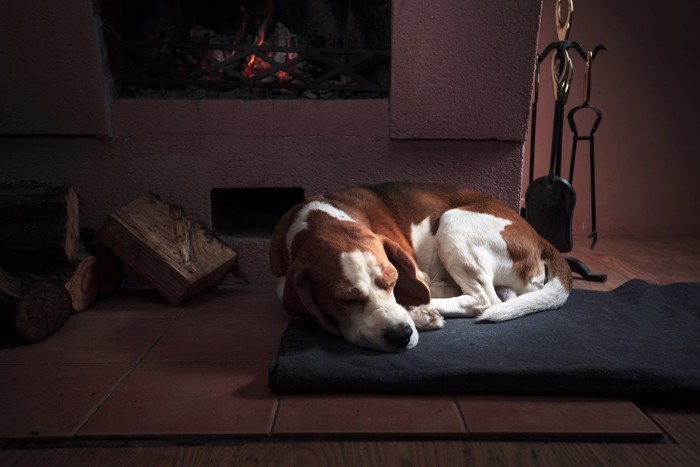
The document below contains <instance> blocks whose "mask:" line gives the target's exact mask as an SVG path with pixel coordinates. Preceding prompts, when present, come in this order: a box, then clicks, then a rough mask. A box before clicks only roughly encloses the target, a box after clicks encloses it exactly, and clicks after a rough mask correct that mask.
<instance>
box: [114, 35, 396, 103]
mask: <svg viewBox="0 0 700 467" xmlns="http://www.w3.org/2000/svg"><path fill="white" fill-rule="evenodd" d="M117 45H118V50H119V52H120V60H119V62H120V64H121V65H120V67H119V68H118V69H117V70H116V71H115V84H116V85H117V89H118V90H119V93H120V95H121V96H122V97H138V96H154V97H155V96H158V95H162V96H165V97H178V96H179V97H205V98H206V97H234V98H241V97H244V98H245V97H250V98H266V97H282V98H285V97H286V98H318V99H323V98H385V97H387V95H388V92H389V62H390V60H389V57H390V53H389V51H388V50H348V49H339V48H335V49H334V48H319V47H312V46H296V47H289V46H275V45H267V44H263V45H240V46H226V45H222V44H211V43H210V44H204V43H191V42H182V43H153V42H143V41H125V40H120V41H118V42H117Z"/></svg>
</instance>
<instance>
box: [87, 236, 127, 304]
mask: <svg viewBox="0 0 700 467" xmlns="http://www.w3.org/2000/svg"><path fill="white" fill-rule="evenodd" d="M96 234H97V232H96V231H95V230H93V229H87V228H83V229H80V238H81V240H82V241H83V242H84V244H85V250H86V251H87V252H88V253H90V254H91V255H92V256H94V257H95V259H96V260H97V297H106V296H108V295H111V294H113V293H114V292H115V291H116V290H117V289H118V288H119V285H120V283H121V279H122V272H123V270H124V261H122V260H121V258H120V257H119V256H117V255H115V254H114V252H113V251H112V250H110V249H109V248H107V247H106V246H105V245H104V244H103V243H102V242H100V241H99V240H97V237H96Z"/></svg>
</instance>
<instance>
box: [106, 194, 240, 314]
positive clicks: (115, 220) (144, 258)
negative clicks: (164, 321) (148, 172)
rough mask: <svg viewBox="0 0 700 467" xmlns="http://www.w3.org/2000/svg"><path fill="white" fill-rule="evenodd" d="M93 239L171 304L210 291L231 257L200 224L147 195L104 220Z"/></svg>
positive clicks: (226, 271) (234, 256)
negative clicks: (112, 252)
mask: <svg viewBox="0 0 700 467" xmlns="http://www.w3.org/2000/svg"><path fill="white" fill-rule="evenodd" d="M97 239H98V240H100V241H101V242H102V243H104V244H105V245H106V246H107V247H109V248H110V249H111V250H112V251H114V252H115V253H116V254H117V255H118V256H119V257H121V258H122V259H123V260H124V262H125V263H126V264H128V265H129V266H130V267H131V268H132V269H133V270H134V271H135V272H136V273H137V274H139V275H140V276H141V277H142V278H143V279H145V280H146V281H147V282H149V283H150V284H152V285H153V286H154V287H155V288H156V289H158V291H160V292H161V293H162V294H163V295H164V296H165V297H166V298H167V299H168V300H169V301H170V303H172V304H173V305H178V304H180V303H182V302H184V301H186V300H188V299H190V298H193V297H195V296H197V295H200V294H202V293H204V292H208V291H211V290H213V289H214V288H215V287H216V286H217V285H219V283H220V282H221V281H222V280H223V278H224V276H225V275H226V274H227V273H228V272H229V271H230V270H231V266H232V265H233V263H234V262H235V261H236V256H237V255H236V252H235V251H233V249H231V248H230V247H228V246H227V245H225V244H224V243H222V242H221V241H220V240H219V239H218V238H217V237H216V236H215V235H214V234H213V233H212V232H211V231H210V230H208V229H207V228H206V227H205V226H204V225H202V224H201V223H197V222H194V221H192V220H190V219H188V218H187V217H186V216H185V214H184V212H183V211H182V209H180V208H178V207H175V206H169V205H167V204H165V203H163V202H162V201H160V200H159V199H158V198H157V197H156V196H154V195H152V194H149V195H147V196H142V197H140V198H138V199H136V200H135V201H133V202H131V203H129V204H128V205H126V206H124V207H122V208H120V209H119V210H117V212H115V213H113V214H112V215H110V216H109V217H108V218H107V220H106V221H105V222H104V224H103V225H102V227H101V228H100V229H99V230H98V231H97Z"/></svg>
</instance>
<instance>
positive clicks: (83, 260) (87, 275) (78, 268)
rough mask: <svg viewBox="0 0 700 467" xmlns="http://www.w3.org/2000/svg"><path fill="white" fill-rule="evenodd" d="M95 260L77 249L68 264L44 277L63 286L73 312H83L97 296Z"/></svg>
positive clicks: (82, 250) (96, 266)
mask: <svg viewBox="0 0 700 467" xmlns="http://www.w3.org/2000/svg"><path fill="white" fill-rule="evenodd" d="M97 270H98V264H97V259H95V257H94V256H92V255H91V254H90V253H88V252H87V251H85V249H84V248H83V247H79V248H78V250H77V251H76V253H75V255H74V256H73V260H72V261H71V262H70V264H66V265H62V266H60V267H58V268H55V269H52V270H51V271H49V272H47V273H45V274H44V275H45V276H47V277H48V278H50V279H52V280H54V281H56V282H58V283H60V284H63V286H64V287H65V288H66V290H67V291H68V293H69V294H70V297H71V304H72V307H73V311H76V312H77V311H83V310H84V309H85V308H87V307H88V306H90V305H91V304H92V302H93V301H95V297H96V296H97V277H98V272H97Z"/></svg>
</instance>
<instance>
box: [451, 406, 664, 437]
mask: <svg viewBox="0 0 700 467" xmlns="http://www.w3.org/2000/svg"><path fill="white" fill-rule="evenodd" d="M457 401H458V404H459V408H460V410H461V411H462V414H463V416H464V420H465V422H466V424H467V430H468V431H469V432H470V433H471V434H507V435H570V436H575V435H581V436H594V435H601V436H603V435H610V436H624V437H636V436H637V437H643V438H648V437H652V438H653V437H659V436H661V435H662V432H661V430H660V429H659V428H658V427H657V426H656V425H655V424H654V423H653V422H652V421H651V420H650V419H649V418H648V417H647V416H646V415H644V413H643V412H642V411H641V410H639V408H637V406H635V405H634V404H633V403H632V402H630V401H627V400H621V399H597V398H575V397H527V396H522V397H521V396H460V397H458V398H457Z"/></svg>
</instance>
